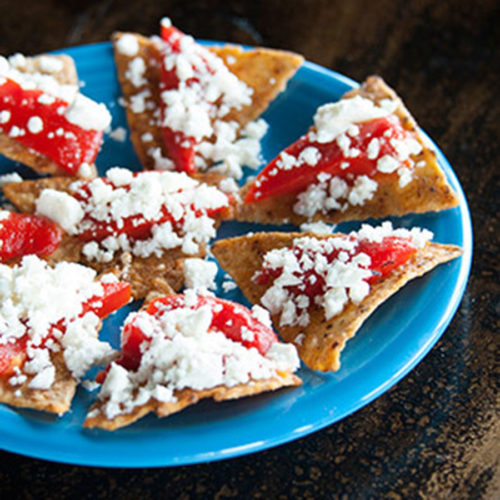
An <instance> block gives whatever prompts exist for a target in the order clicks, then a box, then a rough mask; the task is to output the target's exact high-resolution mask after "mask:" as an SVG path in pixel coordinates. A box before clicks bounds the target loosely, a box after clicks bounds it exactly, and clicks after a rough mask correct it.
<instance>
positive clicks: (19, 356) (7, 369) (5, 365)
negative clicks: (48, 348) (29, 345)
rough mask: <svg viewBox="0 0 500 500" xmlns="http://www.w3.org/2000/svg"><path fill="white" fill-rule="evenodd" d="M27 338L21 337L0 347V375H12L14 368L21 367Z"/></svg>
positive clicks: (24, 357)
mask: <svg viewBox="0 0 500 500" xmlns="http://www.w3.org/2000/svg"><path fill="white" fill-rule="evenodd" d="M26 341H27V337H22V338H20V339H19V340H17V341H16V342H14V343H10V342H8V343H6V344H2V345H0V375H3V376H7V375H13V374H14V367H16V366H17V367H21V366H22V365H23V363H24V361H25V359H26Z"/></svg>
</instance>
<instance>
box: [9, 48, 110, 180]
mask: <svg viewBox="0 0 500 500" xmlns="http://www.w3.org/2000/svg"><path fill="white" fill-rule="evenodd" d="M110 123H111V115H110V114H109V112H108V110H107V109H106V106H105V105H104V104H98V103H96V102H95V101H93V100H92V99H89V98H88V97H85V96H84V95H83V94H81V93H80V90H79V82H78V77H77V74H76V68H75V64H74V62H73V59H71V58H70V57H69V56H64V55H61V56H52V55H41V56H37V57H24V56H23V55H21V54H15V55H14V56H11V57H9V58H8V59H7V58H5V57H2V56H0V153H1V154H3V155H5V156H7V157H8V158H11V159H12V160H14V161H18V162H20V163H24V164H25V165H28V166H29V167H31V168H32V169H33V170H35V171H36V172H39V173H43V174H52V175H69V176H78V177H85V178H91V177H95V176H96V168H95V165H94V161H95V159H96V156H97V153H98V152H99V148H100V147H101V144H102V137H103V132H104V130H105V129H106V128H107V127H108V126H109V124H110Z"/></svg>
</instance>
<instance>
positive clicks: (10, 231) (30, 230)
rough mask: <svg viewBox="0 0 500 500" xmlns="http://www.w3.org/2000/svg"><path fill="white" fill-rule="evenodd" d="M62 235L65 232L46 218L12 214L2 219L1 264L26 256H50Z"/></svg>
mask: <svg viewBox="0 0 500 500" xmlns="http://www.w3.org/2000/svg"><path fill="white" fill-rule="evenodd" d="M62 235H63V230H62V229H61V228H60V227H59V226H58V225H57V224H54V223H53V222H51V221H50V220H48V219H46V218H45V217H40V216H38V215H26V214H18V213H15V212H11V213H10V214H9V215H8V216H7V217H6V218H4V219H0V262H6V261H8V260H10V259H14V258H16V257H22V256H24V255H32V254H35V255H39V256H44V255H50V254H51V253H52V252H54V250H55V249H56V248H57V247H58V246H59V244H60V242H61V238H62Z"/></svg>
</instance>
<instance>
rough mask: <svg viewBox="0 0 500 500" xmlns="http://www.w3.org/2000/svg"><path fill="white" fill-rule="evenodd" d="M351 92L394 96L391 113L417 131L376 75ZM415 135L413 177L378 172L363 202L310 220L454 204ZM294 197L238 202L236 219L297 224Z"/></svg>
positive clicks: (373, 215)
mask: <svg viewBox="0 0 500 500" xmlns="http://www.w3.org/2000/svg"><path fill="white" fill-rule="evenodd" d="M355 95H362V96H363V97H366V98H368V99H371V100H373V101H374V102H376V103H378V102H379V101H381V100H383V99H391V100H392V99H396V100H397V101H398V102H399V105H398V108H397V109H396V111H395V114H396V115H397V116H398V117H399V118H400V119H401V120H402V123H403V126H404V127H405V128H406V129H407V130H416V131H417V132H418V129H417V125H416V123H415V120H414V119H413V118H412V116H411V115H410V113H409V112H408V110H407V109H406V108H405V107H404V105H403V103H402V101H401V99H399V97H398V96H397V95H396V93H395V92H394V91H393V90H392V89H391V88H389V87H388V86H387V85H386V84H385V83H384V81H383V80H382V79H381V78H380V77H376V76H372V77H369V78H368V79H367V80H366V82H365V83H363V85H362V86H361V87H360V88H358V89H355V90H352V91H350V92H348V93H347V94H346V95H345V97H353V96H355ZM417 138H418V140H419V142H420V143H421V144H422V145H423V147H424V149H423V151H422V153H420V154H419V155H418V156H416V157H414V160H415V161H416V162H420V161H424V163H425V165H424V166H421V167H415V168H414V170H413V180H412V181H411V182H410V183H408V184H407V185H406V186H405V187H400V186H399V182H398V176H397V174H396V173H394V174H391V175H381V174H378V175H376V176H375V177H374V179H375V180H376V181H377V182H378V184H379V185H378V189H377V191H376V193H375V195H374V197H373V198H372V199H371V200H367V201H366V202H365V204H364V205H362V206H349V207H348V208H347V210H345V211H344V212H342V211H339V210H331V211H329V212H327V213H321V212H318V213H316V214H315V215H314V216H313V217H312V220H314V221H317V220H321V221H324V222H330V223H332V224H337V223H339V222H342V221H348V220H364V219H368V218H375V219H379V218H383V217H387V216H389V215H404V214H407V213H422V212H429V211H439V210H445V209H447V208H452V207H456V206H457V205H458V198H457V196H456V195H455V193H454V192H453V191H452V189H451V187H450V185H449V184H448V182H447V180H446V178H445V176H444V173H443V171H442V170H441V168H440V167H439V165H438V162H437V158H436V154H435V153H434V151H433V150H431V149H429V148H428V147H427V145H426V143H425V141H424V139H423V136H422V135H421V134H420V133H419V134H417ZM249 188H250V184H247V185H245V186H243V188H242V191H241V197H242V198H244V196H245V194H246V193H247V192H248V190H249ZM296 201H297V195H296V194H289V195H284V196H279V197H275V198H270V199H266V200H263V201H260V202H257V203H247V204H242V205H240V206H238V207H237V208H236V214H235V217H236V219H237V220H240V221H248V222H260V223H263V224H280V223H282V222H285V221H287V222H290V223H292V224H296V225H299V224H302V223H303V222H306V221H308V220H309V219H307V218H306V217H303V216H301V215H298V214H296V213H294V211H293V206H294V205H295V203H296Z"/></svg>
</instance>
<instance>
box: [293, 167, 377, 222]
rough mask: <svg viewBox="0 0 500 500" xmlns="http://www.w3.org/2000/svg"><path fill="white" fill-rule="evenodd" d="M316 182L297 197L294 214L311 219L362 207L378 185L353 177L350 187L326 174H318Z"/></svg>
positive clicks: (368, 179)
mask: <svg viewBox="0 0 500 500" xmlns="http://www.w3.org/2000/svg"><path fill="white" fill-rule="evenodd" d="M317 180H318V181H319V182H317V183H313V184H310V185H309V186H308V187H307V189H306V190H305V191H303V192H302V193H299V195H298V196H297V202H296V203H295V205H294V206H293V211H294V212H295V213H296V214H299V215H302V216H304V217H307V218H311V217H313V216H314V215H315V214H317V213H327V212H328V211H331V210H341V211H345V210H346V209H347V208H348V207H349V205H364V204H365V202H366V201H367V200H371V199H372V198H373V196H374V194H375V192H376V191H377V188H378V183H377V182H376V181H374V180H373V179H370V177H368V176H366V175H360V176H358V177H355V179H354V182H353V183H352V185H349V184H348V183H347V182H346V181H345V180H343V179H342V178H340V177H332V176H331V175H330V174H326V173H321V174H319V175H318V177H317Z"/></svg>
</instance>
